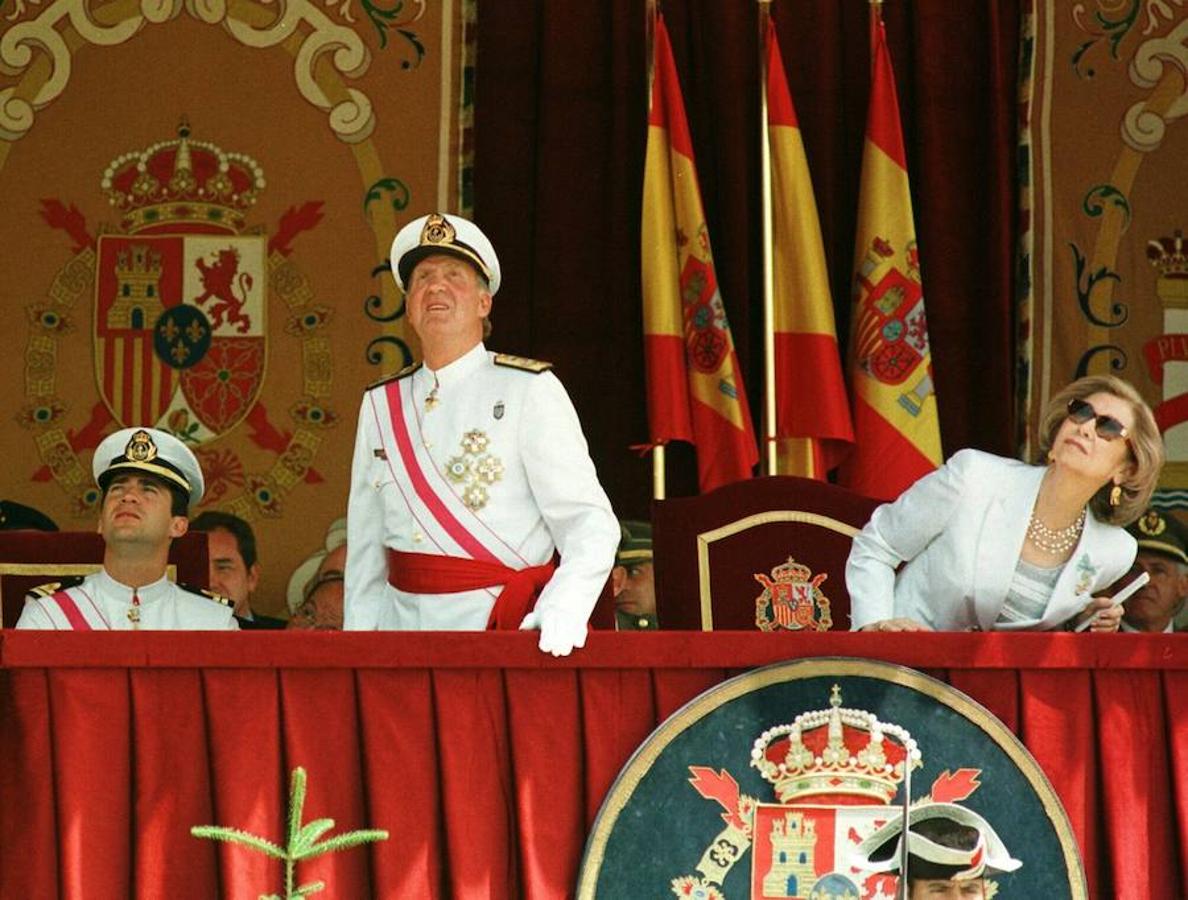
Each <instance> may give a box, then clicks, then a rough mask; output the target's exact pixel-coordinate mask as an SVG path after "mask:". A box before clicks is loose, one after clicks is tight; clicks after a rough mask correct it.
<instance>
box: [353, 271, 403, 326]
mask: <svg viewBox="0 0 1188 900" xmlns="http://www.w3.org/2000/svg"><path fill="white" fill-rule="evenodd" d="M391 271H392V264H391V263H390V262H388V261H387V260H385V261H384V262H382V263H380V264H379V265H378V266H376V267H375V268H374V269H372V270H371V277H372V278H375V277H376V276H377V275H380V274H382V273H384V272H391ZM383 308H384V298H383V297H382V296H381V295H380V294H371V295H370V296H368V298H367V299H366V300H364V301H363V314H364V315H365V316H367V318H369V319H371V321H373V322H395V321H396V320H397V319H399V318H401V317H402V316H403V315H404V308H405V307H404V294H400V303H399V305H398V306H397V307H396V308H395V309H394V310H392V311H391V312H382V310H383Z"/></svg>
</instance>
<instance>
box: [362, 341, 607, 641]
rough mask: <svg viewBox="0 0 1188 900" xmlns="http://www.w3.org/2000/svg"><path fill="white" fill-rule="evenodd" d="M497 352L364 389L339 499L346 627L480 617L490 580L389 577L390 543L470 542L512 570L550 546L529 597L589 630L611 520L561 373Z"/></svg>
mask: <svg viewBox="0 0 1188 900" xmlns="http://www.w3.org/2000/svg"><path fill="white" fill-rule="evenodd" d="M496 358H497V357H496V355H495V354H492V353H489V352H488V351H487V349H486V348H485V347H484V346H483V345H482V344H481V343H480V344H478V345H476V346H475V348H474V349H473V350H471V351H469V352H468V353H466V354H465V355H464V356H462V357H461V358H459V359H457V360H455V361H454V362H452V363H450V364H449V365H448V366H444V367H443V368H441V369H439V370H437V371H436V372H434V371H431V370H430V369H428V368H427V367H421V368H419V369H417V370H416V371H415V372H414V373H413V374H411V375H407V376H405V377H402V378H398V379H395V380H393V379H389V380H388V381H386V382H381V383H379V384H378V385H376V386H373V387H372V388H370V389H369V390H368V391H367V392H366V393H365V394H364V396H363V404H362V408H361V409H360V411H359V427H358V433H357V435H356V438H355V456H354V461H353V464H352V467H351V493H350V501H349V505H348V510H347V564H346V586H345V591H346V596H345V601H344V602H345V608H344V617H345V628H347V629H348V630H351V629H355V630H370V629H419V630H451V629H459V630H482V629H484V628H485V627H486V624H487V618H488V615H489V614H490V612H491V609H492V606H493V604H494V601H495V598H496V597H497V596H498V594H499V591H500V587H498V586H496V587H491V588H485V589H481V590H472V591H463V592H455V593H445V594H427V595H418V594H409V593H405V592H402V591H399V590H397V589H396V588H394V587H392V586H390V585H389V584H388V561H387V549H388V548H392V549H394V550H398V551H403V552H409V553H423V554H434V555H445V556H457V557H470V558H476V553H475V552H474V551H475V548H476V546H477V548H478V550H480V551H481V552H482V553H487V554H489V555H490V557H493V558H495V559H496V560H498V561H499V562H501V563H502V564H503V565H506V566H509V567H510V568H513V569H517V570H519V569H523V568H526V567H529V566H537V565H542V564H545V563H547V562H549V560H550V559H552V557H553V552H554V550H557V551H559V552H560V557H561V561H560V565H559V566H558V568H557V570H556V572H554V573H553V576H552V578H551V579H550V580H549V582H548V584H547V585H545V587H544V589H543V591H542V592H541V594H540V596H539V598H538V599H537V603H536V607H535V611H536V612H537V613H540V612H542V611H544V610H546V609H555V610H557V611H563V612H564V613H565V617H566V620H567V621H572V622H573V627H574V628H580V629H581V631H582V634H584V633H585V623H586V621H587V620H588V619H589V616H590V612H591V611H592V610H593V608H594V604H595V602H596V601H597V599H598V596H599V594H600V592H601V591H602V588H603V585H604V584H605V583H606V579H607V576H608V575H609V573H610V570H611V566H612V565H613V564H614V556H615V549H616V547H617V546H618V542H619V525H618V521H617V520H616V519H615V516H614V514H613V513H612V511H611V506H610V502H609V501H608V500H607V497H606V493H605V492H604V491H603V489H602V486H601V485H600V484H599V483H598V477H597V474H596V473H595V471H594V464H593V462H592V461H591V460H590V455H589V450H588V448H587V446H586V439H585V437H584V436H583V434H582V429H581V425H580V423H579V422H578V417H577V413H576V412H575V411H574V408H573V404H572V403H571V401H570V399H569V395H568V394H567V393H566V392H565V388H564V387H562V385H561V382H560V381H558V380H557V378H556V377H555V376H554V375H553V374H552V373H551V372H540V373H537V372H535V371H526V370H525V369H524V368H517V367H514V366H506V365H497V364H496V362H495V360H496ZM427 401H428V402H427ZM401 429H403V434H400V433H399V432H400V430H401ZM410 457H411V462H412V463H413V465H412V466H409V465H406V462H407V461H409V459H410ZM468 547H469V548H470V549H469V550H468ZM570 617H572V618H570Z"/></svg>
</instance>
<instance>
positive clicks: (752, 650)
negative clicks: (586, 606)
mask: <svg viewBox="0 0 1188 900" xmlns="http://www.w3.org/2000/svg"><path fill="white" fill-rule="evenodd" d="M810 655H812V656H821V655H838V656H856V657H866V658H871V659H882V660H887V661H890V662H894V663H900V664H903V665H906V666H910V667H912V668H915V669H921V670H924V671H927V672H929V673H931V674H934V675H937V676H938V677H942V678H945V679H947V680H948V681H949V682H950V683H951V684H953V685H954V686H955V687H958V688H960V689H961V690H963V691H965V692H966V693H968V694H970V695H971V696H972V697H974V699H976V700H978V701H980V702H981V703H983V704H984V705H986V706H987V707H988V708H989V709H990V710H991V711H993V712H994V713H995V714H996V715H998V716H999V717H1000V718H1002V719H1003V720H1004V721H1005V722H1006V723H1007V725H1008V726H1009V727H1010V728H1011V729H1013V730H1014V731H1015V733H1016V734H1018V735H1019V736H1020V738H1021V739H1022V740H1023V741H1024V743H1025V744H1026V745H1027V746H1028V747H1029V748H1030V750H1031V752H1032V753H1033V754H1034V755H1035V756H1036V758H1037V759H1038V760H1039V762H1040V764H1041V765H1042V766H1043V768H1044V770H1045V771H1046V772H1047V774H1048V777H1049V778H1050V779H1051V780H1052V782H1053V784H1054V786H1055V788H1056V791H1057V793H1058V794H1059V795H1060V797H1061V798H1062V799H1063V801H1064V804H1065V806H1066V808H1067V809H1068V813H1069V816H1070V818H1071V820H1072V825H1073V829H1074V831H1075V833H1076V835H1077V837H1078V840H1079V841H1080V842H1081V846H1082V849H1083V851H1084V856H1085V860H1086V867H1087V869H1088V874H1089V882H1090V886H1091V890H1092V893H1093V896H1095V897H1117V898H1123V900H1127V898H1133V900H1139V898H1143V900H1145V898H1149V897H1170V896H1176V895H1179V896H1188V881H1186V879H1185V873H1186V872H1188V774H1186V773H1188V638H1185V637H1183V636H1142V635H1105V636H1093V635H1067V634H1057V635H1039V634H1036V635H995V634H990V635H956V634H952V635H934V636H928V637H923V638H922V637H920V636H913V635H877V636H876V635H866V634H836V635H821V636H809V635H787V636H782V635H780V636H777V635H765V634H751V633H729V632H719V633H716V634H701V633H690V632H686V633H655V634H594V635H592V636H591V638H590V641H589V645H588V646H587V647H586V649H584V650H581V651H578V652H577V653H575V654H574V656H572V657H571V658H569V659H565V660H553V659H552V658H550V657H546V656H543V655H542V654H540V653H539V652H538V651H537V650H536V648H535V646H534V638H533V636H531V635H523V634H453V635H443V634H409V633H404V634H401V633H394V634H267V633H256V634H254V635H224V634H114V635H112V634H103V635H98V634H94V635H84V634H52V633H45V632H3V633H2V634H0V664H2V667H0V679H2V681H0V716H2V719H0V847H2V852H3V856H2V860H0V897H5V898H7V897H29V898H39V897H62V898H65V900H82V898H85V900H106V898H112V900H127V898H132V897H135V898H145V900H149V898H160V897H186V898H191V897H193V898H205V897H216V896H223V897H230V898H241V897H250V898H254V897H256V896H258V895H259V894H261V893H266V892H270V891H276V890H278V889H279V887H280V883H279V879H280V869H279V864H278V863H276V862H273V861H269V860H268V859H267V858H265V857H263V856H262V855H260V854H258V853H254V852H251V851H248V850H245V849H242V848H240V847H229V846H226V845H221V844H220V845H216V844H213V843H210V842H208V841H199V840H196V839H194V838H193V837H191V836H190V834H189V828H190V826H191V825H195V824H209V823H217V824H220V825H232V826H235V827H239V828H242V829H245V830H247V831H251V832H254V833H257V834H260V835H262V836H264V837H267V838H269V839H271V840H273V841H277V842H280V841H281V840H282V828H283V816H284V814H283V807H284V801H285V797H286V793H287V773H288V771H289V769H290V768H291V767H293V766H297V765H301V766H304V767H305V768H306V770H307V771H308V773H309V795H308V799H307V801H306V807H305V818H306V820H310V819H313V818H318V817H329V818H333V819H334V820H335V821H336V823H337V827H336V829H335V832H337V831H340V830H343V829H354V828H361V827H381V828H386V829H388V830H389V831H390V832H391V833H392V837H391V839H390V840H388V841H387V842H385V843H382V844H376V845H371V846H369V847H366V848H362V849H353V850H348V851H346V852H343V853H336V854H331V855H328V856H322V857H320V858H318V859H316V860H314V861H312V862H310V863H307V864H305V865H304V866H303V867H302V868H301V869H300V870H299V877H300V881H301V882H302V883H304V882H307V881H310V880H313V879H316V878H324V879H325V880H326V881H327V882H328V885H329V887H328V890H327V892H326V896H333V897H342V898H352V900H353V898H365V897H384V898H407V897H414V896H415V897H466V898H470V897H500V898H502V897H507V898H511V897H527V898H554V897H566V896H569V895H570V894H571V893H572V891H573V885H574V881H575V877H576V873H577V870H578V865H579V863H580V859H581V853H582V847H583V843H584V840H585V836H586V834H587V832H588V830H589V828H590V825H591V823H592V821H593V819H594V816H595V815H596V813H597V811H598V806H599V803H600V802H601V800H602V797H603V796H604V794H605V793H606V792H607V790H608V789H609V787H610V785H611V783H612V781H613V779H614V777H615V774H616V773H617V772H618V770H619V769H620V767H621V766H622V765H623V764H624V763H625V762H626V761H627V759H628V757H629V756H630V754H631V752H632V751H633V750H634V749H635V748H636V747H637V746H638V745H639V744H640V742H642V741H643V740H644V738H646V737H647V735H648V733H649V732H650V731H651V730H652V728H653V727H654V726H655V725H656V724H657V723H658V722H659V721H660V720H661V719H663V718H664V717H665V716H667V715H669V714H670V713H672V712H673V711H675V710H676V709H677V708H679V707H680V706H681V705H682V704H683V703H685V702H686V701H688V700H689V699H691V698H692V697H694V696H695V695H696V694H698V693H699V692H701V691H703V690H705V689H706V688H709V687H712V686H713V685H715V684H717V683H718V682H720V681H722V680H723V679H724V678H726V677H728V676H730V675H733V674H736V673H738V672H739V671H741V670H744V669H747V668H751V667H754V666H759V665H764V664H768V663H774V662H781V661H784V660H788V659H795V658H800V657H805V656H810Z"/></svg>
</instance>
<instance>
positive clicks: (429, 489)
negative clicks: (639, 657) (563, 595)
mask: <svg viewBox="0 0 1188 900" xmlns="http://www.w3.org/2000/svg"><path fill="white" fill-rule="evenodd" d="M402 382H403V379H402V380H401V381H394V382H390V383H389V384H388V385H387V386H386V388H385V398H386V400H387V404H388V418H389V421H390V424H391V429H392V436H393V438H394V439H395V443H396V450H397V452H398V454H399V456H400V462H401V464H402V469H403V474H404V475H405V476H406V477H407V479H408V484H409V487H410V488H411V489H412V492H413V493H414V494H415V496H416V500H417V502H418V503H419V505H420V506H421V507H422V509H423V511H424V512H425V513H426V514H428V515H429V516H431V517H432V519H433V520H434V521H435V522H436V524H437V526H438V527H440V528H441V529H442V530H443V531H444V532H445V533H446V534H448V535H449V537H450V538H451V539H452V540H453V541H454V542H455V543H456V544H457V546H458V547H459V548H460V549H461V550H463V551H464V552H466V553H467V554H469V556H468V557H467V556H450V555H440V554H428V553H405V552H402V551H398V550H392V549H391V548H389V549H388V583H389V584H391V585H392V586H393V587H394V588H396V589H397V590H401V591H406V592H408V593H410V594H448V593H455V592H458V591H468V590H479V589H481V588H487V587H492V586H495V585H500V584H502V585H504V588H503V590H502V591H501V592H500V594H499V596H498V597H497V598H496V600H495V605H494V606H493V607H492V609H491V615H490V617H489V618H488V620H487V628H489V629H501V630H502V629H515V628H519V626H520V622H521V621H522V620H523V618H524V616H525V615H527V614H528V612H529V611H530V610H531V609H532V607H533V605H534V603H535V600H536V598H537V597H538V596H539V595H540V592H541V590H542V589H543V588H544V586H545V585H546V584H547V583H548V581H549V578H550V577H552V574H553V571H554V569H555V568H556V564H555V563H554V562H553V561H550V562H548V563H545V564H544V565H539V566H523V567H520V568H516V567H514V566H512V565H508V562H511V561H514V560H512V559H509V556H514V557H517V558H518V557H519V555H518V554H515V553H514V551H510V548H507V547H506V545H505V544H504V545H503V546H502V547H500V544H502V542H501V541H498V540H497V538H496V537H495V536H494V535H490V534H489V535H487V538H488V542H490V543H492V544H493V545H494V546H488V543H487V542H484V540H482V539H480V537H479V536H478V535H476V534H475V533H474V532H472V531H471V530H470V529H469V528H467V527H466V525H465V524H464V523H463V521H462V520H461V519H460V518H459V516H458V515H455V513H454V512H453V511H452V510H451V508H450V507H451V506H454V505H457V498H455V497H452V495H451V496H449V497H442V496H439V494H438V493H437V491H436V490H435V489H434V487H433V485H432V484H431V483H430V481H429V478H428V477H427V475H426V472H425V468H424V466H423V465H422V462H421V460H420V458H419V454H418V452H417V449H416V446H415V445H414V442H413V439H412V435H411V434H410V432H409V421H408V416H409V414H410V412H411V407H407V408H406V405H405V403H406V398H405V397H404V385H403V383H402ZM426 462H427V464H430V465H431V464H432V461H431V460H426ZM500 557H503V559H501V558H500ZM520 561H521V562H522V561H523V560H522V559H520Z"/></svg>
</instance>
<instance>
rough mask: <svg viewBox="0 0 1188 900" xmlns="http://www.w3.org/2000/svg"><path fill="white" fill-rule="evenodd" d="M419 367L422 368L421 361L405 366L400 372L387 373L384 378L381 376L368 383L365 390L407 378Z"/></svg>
mask: <svg viewBox="0 0 1188 900" xmlns="http://www.w3.org/2000/svg"><path fill="white" fill-rule="evenodd" d="M419 368H421V363H419V362H415V363H413V364H412V365H411V366H405V367H404V368H403V369H401V370H400V371H399V372H397V373H396V374H394V375H385V376H384V377H383V378H380V379H379V380H377V381H373V382H371V384H369V385H367V387H366V388H364V390H368V391H369V390H371V389H372V388H377V387H383V386H384V385H385V384H388V383H389V382H392V381H399V380H400V379H401V378H407V377H408V376H409V375H411V374H412V373H413V372H415V371H416V370H417V369H419Z"/></svg>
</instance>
